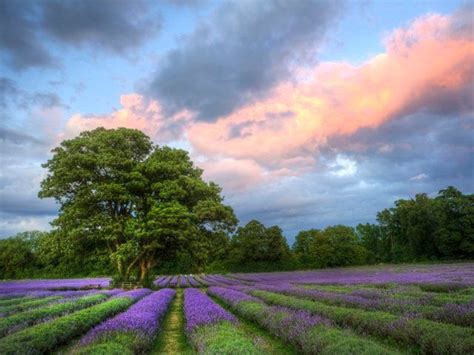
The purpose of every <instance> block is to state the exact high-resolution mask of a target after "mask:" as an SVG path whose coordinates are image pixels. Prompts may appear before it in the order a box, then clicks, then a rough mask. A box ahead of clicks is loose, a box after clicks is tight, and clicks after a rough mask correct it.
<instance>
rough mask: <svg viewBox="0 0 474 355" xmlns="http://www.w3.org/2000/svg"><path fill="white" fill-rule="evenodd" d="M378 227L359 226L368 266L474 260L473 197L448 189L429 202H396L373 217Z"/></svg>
mask: <svg viewBox="0 0 474 355" xmlns="http://www.w3.org/2000/svg"><path fill="white" fill-rule="evenodd" d="M377 220H378V222H379V225H369V224H366V225H359V226H358V227H357V232H358V235H359V237H360V239H361V242H362V245H363V246H364V247H365V248H366V249H367V250H368V251H369V259H368V261H369V262H380V261H383V262H402V261H419V260H436V259H440V258H448V259H460V258H473V257H474V195H464V194H462V193H461V192H460V191H458V190H457V189H455V188H454V187H452V186H449V187H448V188H446V189H444V190H441V191H439V193H438V196H437V197H435V198H430V197H428V196H427V195H426V194H418V195H416V196H415V198H414V199H410V200H398V201H396V202H395V207H393V208H390V209H385V210H383V211H381V212H379V213H378V214H377Z"/></svg>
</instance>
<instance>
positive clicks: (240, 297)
mask: <svg viewBox="0 0 474 355" xmlns="http://www.w3.org/2000/svg"><path fill="white" fill-rule="evenodd" d="M207 292H208V293H209V294H211V295H214V296H217V297H219V298H221V299H222V300H224V302H226V303H228V304H230V305H231V306H235V305H237V304H239V303H240V302H242V301H252V302H258V303H261V302H262V301H261V300H259V299H258V298H256V297H253V296H250V295H248V294H246V293H244V292H240V291H237V290H234V289H230V288H223V287H218V286H213V287H209V289H208V290H207Z"/></svg>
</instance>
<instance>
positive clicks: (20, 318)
mask: <svg viewBox="0 0 474 355" xmlns="http://www.w3.org/2000/svg"><path fill="white" fill-rule="evenodd" d="M106 299H107V295H104V294H100V295H92V296H85V297H82V298H79V299H77V300H72V301H69V302H64V303H57V304H53V305H48V306H45V307H40V308H35V309H33V310H29V311H25V312H21V313H16V314H14V315H12V316H9V317H6V318H0V337H4V336H6V335H7V334H8V333H9V332H13V331H18V330H20V329H23V328H26V327H28V326H30V325H32V324H34V323H36V322H40V321H41V320H45V319H51V318H55V317H59V316H62V315H64V314H66V313H70V312H73V311H77V310H79V309H82V308H85V307H90V306H93V305H94V304H97V303H99V302H102V301H105V300H106Z"/></svg>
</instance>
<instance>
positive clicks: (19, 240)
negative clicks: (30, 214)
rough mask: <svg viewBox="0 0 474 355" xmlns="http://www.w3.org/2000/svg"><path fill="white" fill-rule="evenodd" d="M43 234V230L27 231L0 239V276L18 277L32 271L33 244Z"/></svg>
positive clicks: (35, 264)
mask: <svg viewBox="0 0 474 355" xmlns="http://www.w3.org/2000/svg"><path fill="white" fill-rule="evenodd" d="M43 235H44V232H40V231H28V232H22V233H18V234H16V235H15V236H13V237H10V238H7V239H0V278H4V279H5V278H19V277H24V276H25V275H27V274H29V273H32V272H34V269H36V268H37V258H36V256H35V253H34V251H35V244H36V241H37V240H38V239H39V238H40V237H41V236H43Z"/></svg>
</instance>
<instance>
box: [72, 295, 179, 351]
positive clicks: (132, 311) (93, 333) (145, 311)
mask: <svg viewBox="0 0 474 355" xmlns="http://www.w3.org/2000/svg"><path fill="white" fill-rule="evenodd" d="M140 291H141V290H140ZM130 292H133V291H129V294H130ZM175 294H176V291H174V290H172V289H162V290H159V291H157V292H153V293H152V294H150V295H148V296H146V297H144V298H143V299H142V300H140V301H138V302H137V303H136V304H134V305H133V306H131V307H130V308H129V309H128V310H127V311H125V312H123V313H120V314H119V315H117V316H115V317H114V318H111V319H109V320H107V321H105V322H104V323H102V324H100V325H98V326H96V327H95V328H93V329H91V330H90V331H89V332H88V333H87V334H86V335H85V336H84V337H83V338H82V339H81V341H80V344H81V345H85V344H89V343H92V342H94V341H96V340H97V339H99V338H100V337H101V336H103V335H104V334H108V333H111V332H127V331H133V332H135V333H136V334H137V335H138V336H140V337H142V338H143V337H145V338H149V339H150V341H151V339H152V338H153V335H154V334H155V333H156V330H157V329H158V327H159V322H160V321H161V319H162V318H163V316H164V315H165V313H166V311H167V309H168V306H169V304H170V303H171V300H172V299H173V297H174V296H175Z"/></svg>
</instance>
